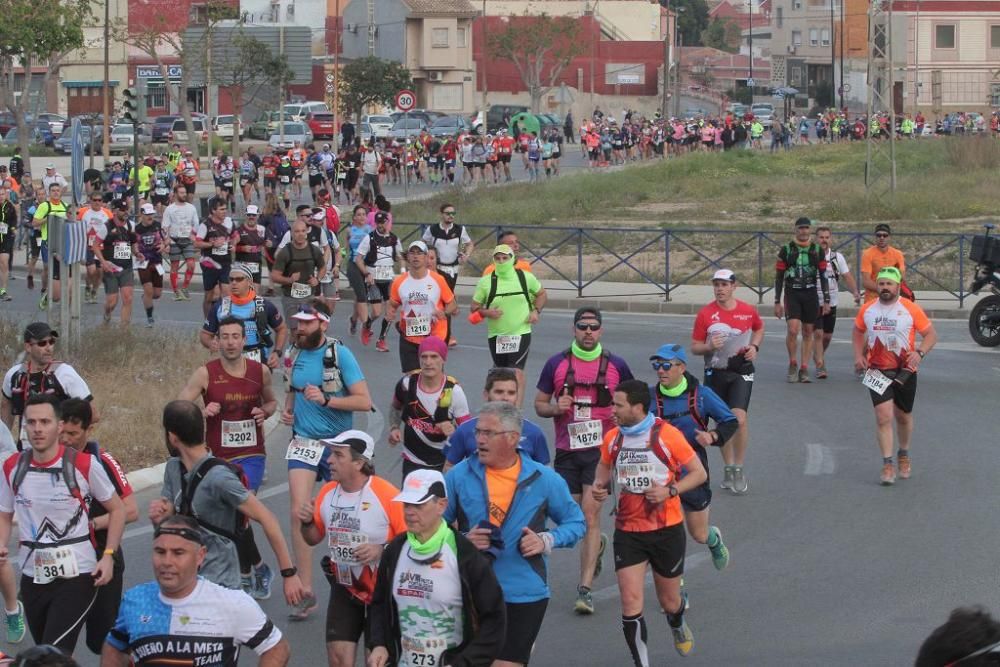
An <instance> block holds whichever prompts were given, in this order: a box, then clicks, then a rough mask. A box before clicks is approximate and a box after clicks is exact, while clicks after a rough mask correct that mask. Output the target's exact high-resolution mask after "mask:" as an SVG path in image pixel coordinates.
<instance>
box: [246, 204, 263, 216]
mask: <svg viewBox="0 0 1000 667" xmlns="http://www.w3.org/2000/svg"><path fill="white" fill-rule="evenodd" d="M258 213H260V209H259V208H257V206H256V205H255V204H250V205H249V206H247V215H257V214H258Z"/></svg>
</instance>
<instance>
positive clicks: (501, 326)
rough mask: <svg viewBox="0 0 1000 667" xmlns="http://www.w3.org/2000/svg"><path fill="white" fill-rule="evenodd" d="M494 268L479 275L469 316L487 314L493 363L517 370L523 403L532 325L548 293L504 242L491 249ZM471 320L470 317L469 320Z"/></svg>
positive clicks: (518, 398) (522, 401) (535, 322)
mask: <svg viewBox="0 0 1000 667" xmlns="http://www.w3.org/2000/svg"><path fill="white" fill-rule="evenodd" d="M493 266H494V272H493V273H490V274H489V275H485V276H483V277H482V278H480V279H479V282H478V283H477V284H476V291H475V293H474V294H473V296H472V306H471V308H470V310H469V312H470V316H471V317H473V318H475V316H476V314H477V313H478V314H479V319H480V320H481V319H482V318H484V317H485V318H486V327H487V333H486V339H487V342H488V344H489V348H490V356H492V357H493V365H494V366H496V367H500V368H513V369H514V372H515V373H516V374H517V387H518V395H517V405H518V407H520V406H521V405H522V404H523V403H524V385H525V377H524V366H525V365H526V364H527V363H528V350H529V348H530V347H531V328H532V327H533V326H534V325H536V324H538V318H539V317H540V316H541V314H542V310H543V309H544V308H545V303H546V302H547V301H548V295H547V294H546V293H545V288H543V287H542V284H541V283H540V282H538V278H536V277H535V274H533V273H531V272H530V271H524V270H522V269H518V268H515V266H514V250H513V249H512V248H511V247H510V246H509V245H506V244H500V245H498V246H497V247H496V248H494V249H493ZM471 321H473V320H470V322H471Z"/></svg>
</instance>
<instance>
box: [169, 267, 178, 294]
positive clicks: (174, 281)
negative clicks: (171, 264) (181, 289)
mask: <svg viewBox="0 0 1000 667" xmlns="http://www.w3.org/2000/svg"><path fill="white" fill-rule="evenodd" d="M170 288H171V289H173V290H174V291H175V292H176V291H177V272H176V271H171V272H170Z"/></svg>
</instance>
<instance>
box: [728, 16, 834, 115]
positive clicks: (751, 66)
mask: <svg viewBox="0 0 1000 667" xmlns="http://www.w3.org/2000/svg"><path fill="white" fill-rule="evenodd" d="M831 2H832V0H831ZM753 3H754V0H748V3H747V4H748V6H749V8H750V24H749V33H748V38H749V39H748V42H747V44H748V46H749V49H750V58H749V59H748V62H749V65H750V76H749V77H748V78H747V85H749V86H750V104H753V83H754V81H753Z"/></svg>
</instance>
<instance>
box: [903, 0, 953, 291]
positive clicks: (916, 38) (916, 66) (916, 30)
mask: <svg viewBox="0 0 1000 667" xmlns="http://www.w3.org/2000/svg"><path fill="white" fill-rule="evenodd" d="M919 103H920V0H917V15H916V18H914V20H913V111H914V113H916V112H917V111H919V110H920V106H919ZM961 307H962V306H961V304H959V308H961Z"/></svg>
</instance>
